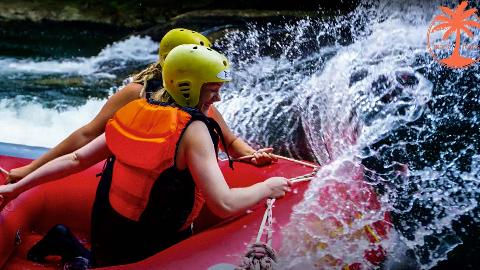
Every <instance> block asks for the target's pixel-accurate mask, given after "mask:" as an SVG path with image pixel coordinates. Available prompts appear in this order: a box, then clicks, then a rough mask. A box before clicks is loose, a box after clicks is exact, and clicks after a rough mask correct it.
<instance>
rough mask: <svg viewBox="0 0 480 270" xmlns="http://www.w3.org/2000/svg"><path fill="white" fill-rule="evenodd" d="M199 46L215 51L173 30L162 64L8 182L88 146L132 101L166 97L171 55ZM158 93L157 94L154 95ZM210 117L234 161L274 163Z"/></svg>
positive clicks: (213, 112)
mask: <svg viewBox="0 0 480 270" xmlns="http://www.w3.org/2000/svg"><path fill="white" fill-rule="evenodd" d="M182 44H197V45H201V46H205V47H211V42H210V41H209V40H208V39H207V38H206V37H205V36H203V35H202V34H200V33H198V32H195V31H192V30H188V29H184V28H176V29H172V30H170V31H169V32H168V33H167V34H165V36H164V37H163V38H162V40H161V41H160V46H159V61H158V62H156V63H154V64H152V65H150V66H149V67H148V68H146V69H144V70H143V71H141V72H139V73H138V74H136V75H134V76H133V81H132V82H131V83H129V84H127V85H126V86H125V87H123V88H122V89H120V91H118V92H117V93H115V94H114V95H113V96H111V97H110V98H109V99H108V101H107V103H106V104H105V105H104V106H103V108H102V109H101V110H100V112H99V113H98V114H97V115H96V116H95V118H94V119H93V120H92V121H90V122H89V123H88V124H86V125H85V126H83V127H81V128H79V129H77V130H76V131H74V132H73V133H72V134H70V135H69V136H68V137H67V138H66V139H65V140H63V141H62V142H60V143H59V144H58V145H56V146H55V147H53V148H52V149H50V150H49V151H48V152H46V153H45V154H43V155H42V156H41V157H39V158H38V159H36V160H34V161H32V162H31V163H29V164H27V165H25V166H23V167H19V168H15V169H12V170H10V172H9V174H8V175H7V182H16V181H19V180H20V179H22V178H24V177H25V176H26V175H28V174H30V173H31V172H33V171H34V170H35V169H37V168H39V167H40V166H42V165H43V164H45V163H47V162H49V161H51V160H53V159H55V158H57V157H59V156H62V155H64V154H67V153H70V152H72V151H75V150H77V149H79V148H80V147H82V146H84V145H86V144H87V143H89V142H90V141H92V140H93V139H95V138H96V137H97V136H99V135H100V134H102V133H103V132H104V131H105V124H106V123H107V121H108V119H110V118H111V117H112V116H113V115H114V114H115V112H116V111H118V110H119V109H120V108H121V107H123V106H125V105H126V104H128V103H129V102H131V101H134V100H137V99H139V98H147V99H148V98H154V99H155V98H157V99H158V98H160V97H161V96H162V94H161V91H158V90H159V89H161V88H162V85H163V81H162V65H163V63H164V61H165V58H166V56H167V55H168V53H169V52H170V51H171V50H172V49H173V48H175V47H176V46H178V45H182ZM154 93H156V94H154ZM208 115H209V116H211V117H212V118H213V119H215V121H216V122H218V124H219V125H220V127H221V129H222V132H223V134H224V136H225V141H226V148H227V149H224V151H229V153H230V154H231V155H232V156H233V157H241V156H247V155H253V158H252V159H250V162H251V163H252V164H255V165H264V164H269V163H271V162H272V161H273V160H274V159H275V158H274V156H273V155H271V154H270V153H271V152H272V149H271V148H264V149H259V150H257V151H256V150H254V149H253V148H252V147H250V146H249V145H248V144H247V143H245V142H244V141H243V140H242V139H241V138H238V137H236V136H235V135H234V134H233V132H232V131H231V130H230V129H229V128H228V126H227V124H226V123H225V120H224V119H223V117H222V115H221V114H220V112H219V111H218V110H217V109H216V108H215V107H214V106H211V108H210V110H209V112H208Z"/></svg>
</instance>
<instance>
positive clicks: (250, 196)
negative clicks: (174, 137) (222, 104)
mask: <svg viewBox="0 0 480 270" xmlns="http://www.w3.org/2000/svg"><path fill="white" fill-rule="evenodd" d="M180 147H181V148H179V150H180V151H183V156H184V160H185V162H186V166H187V167H188V168H189V170H190V172H191V173H192V176H193V178H194V180H195V183H196V184H197V186H198V187H199V188H200V189H201V190H202V192H203V194H204V195H205V199H206V202H207V205H208V206H209V208H210V209H211V210H212V211H213V212H214V213H215V214H216V215H218V216H220V217H227V216H230V215H232V214H235V213H238V212H239V211H242V210H245V209H246V208H248V207H251V206H253V205H255V204H256V203H258V202H259V201H261V200H262V199H264V198H267V197H282V196H284V195H285V192H286V191H289V190H290V188H289V186H290V182H289V181H288V180H287V179H285V178H283V177H272V178H269V179H267V180H265V181H264V182H260V183H257V184H254V185H252V186H249V187H245V188H229V187H228V185H227V183H226V182H225V178H224V177H223V174H222V172H221V170H220V168H219V167H218V163H217V158H216V155H215V150H214V147H213V143H212V140H211V138H210V135H209V133H208V130H207V128H206V126H205V125H204V124H203V123H202V122H194V123H192V124H191V125H190V126H189V127H188V128H187V130H186V131H185V134H184V137H183V139H182V143H181V146H180Z"/></svg>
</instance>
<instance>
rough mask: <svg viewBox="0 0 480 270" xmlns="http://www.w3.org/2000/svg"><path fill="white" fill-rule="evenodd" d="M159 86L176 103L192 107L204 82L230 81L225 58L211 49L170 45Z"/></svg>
mask: <svg viewBox="0 0 480 270" xmlns="http://www.w3.org/2000/svg"><path fill="white" fill-rule="evenodd" d="M162 77H163V85H164V87H165V89H166V90H167V92H168V93H169V94H170V95H171V96H172V98H173V99H174V100H175V102H176V103H177V104H178V105H180V106H187V107H195V106H197V104H198V101H199V98H200V90H201V89H202V85H203V84H204V83H209V82H228V81H230V80H231V77H230V71H229V64H228V60H227V58H226V57H225V56H224V55H222V54H220V53H218V52H216V51H215V50H213V49H211V48H208V47H205V46H200V45H195V44H184V45H179V46H177V47H175V48H173V50H172V51H170V53H169V54H168V56H167V58H166V59H165V62H164V64H163V70H162Z"/></svg>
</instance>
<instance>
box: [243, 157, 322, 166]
mask: <svg viewBox="0 0 480 270" xmlns="http://www.w3.org/2000/svg"><path fill="white" fill-rule="evenodd" d="M271 155H272V156H273V157H276V158H278V159H284V160H288V161H291V162H295V163H298V164H302V165H304V166H308V167H311V168H314V169H316V168H318V166H317V165H314V164H311V163H308V162H304V161H301V160H296V159H293V158H288V157H284V156H280V155H276V154H271ZM253 157H254V155H248V156H243V157H239V158H236V159H234V161H244V160H247V159H252V158H253Z"/></svg>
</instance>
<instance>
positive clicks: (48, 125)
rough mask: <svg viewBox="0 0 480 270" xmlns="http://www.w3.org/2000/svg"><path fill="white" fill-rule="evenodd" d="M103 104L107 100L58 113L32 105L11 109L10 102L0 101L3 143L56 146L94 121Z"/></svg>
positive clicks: (0, 123)
mask: <svg viewBox="0 0 480 270" xmlns="http://www.w3.org/2000/svg"><path fill="white" fill-rule="evenodd" d="M104 103H105V101H104V100H89V101H87V103H86V104H85V105H83V106H81V107H78V108H71V109H70V110H66V111H63V112H58V111H57V110H55V109H47V108H43V107H42V106H41V105H39V104H31V103H30V104H29V103H23V105H22V106H19V107H12V106H10V105H11V100H6V99H3V100H0V111H1V112H2V116H1V117H0V130H2V132H1V135H0V136H1V139H0V141H2V142H7V143H16V144H25V145H31V146H43V147H53V146H55V145H56V144H57V143H59V142H61V141H62V140H63V139H65V138H66V137H67V136H68V135H69V134H70V133H71V132H73V131H74V130H76V129H78V128H80V127H81V126H83V125H85V124H86V123H88V122H89V121H90V120H92V119H93V117H94V116H95V115H96V114H97V113H98V112H99V111H100V108H101V107H102V105H103V104H104ZM17 104H18V103H17Z"/></svg>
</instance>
